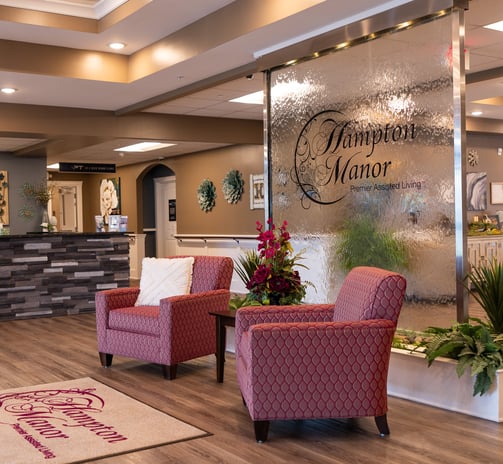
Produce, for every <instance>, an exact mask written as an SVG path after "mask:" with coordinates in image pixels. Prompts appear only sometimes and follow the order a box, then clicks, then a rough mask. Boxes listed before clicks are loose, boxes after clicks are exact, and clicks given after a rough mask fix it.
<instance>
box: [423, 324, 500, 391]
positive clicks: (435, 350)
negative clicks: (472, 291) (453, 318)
mask: <svg viewBox="0 0 503 464" xmlns="http://www.w3.org/2000/svg"><path fill="white" fill-rule="evenodd" d="M470 320H471V321H474V322H476V324H472V323H470V322H464V323H459V324H454V325H453V326H452V327H450V328H440V327H430V328H428V329H427V332H429V333H431V334H433V338H432V339H431V341H429V342H428V343H427V344H426V350H425V354H426V359H427V361H428V366H431V364H432V362H433V361H434V360H435V359H436V358H438V357H448V358H452V359H456V360H457V361H458V364H457V366H456V372H457V374H458V377H461V376H462V375H463V373H464V372H465V370H466V369H468V368H469V369H470V371H471V375H472V376H474V377H475V382H474V385H473V396H476V395H481V396H482V395H483V394H484V393H487V391H488V390H489V388H490V387H491V384H492V383H493V382H494V379H495V377H496V371H497V370H498V369H499V368H501V367H502V364H503V334H494V333H493V332H492V327H491V326H490V325H488V324H486V323H485V322H483V321H482V320H480V319H477V318H470Z"/></svg>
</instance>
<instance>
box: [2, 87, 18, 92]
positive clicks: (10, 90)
mask: <svg viewBox="0 0 503 464" xmlns="http://www.w3.org/2000/svg"><path fill="white" fill-rule="evenodd" d="M0 92H2V93H6V94H11V93H16V92H17V89H15V88H14V87H3V88H1V89H0Z"/></svg>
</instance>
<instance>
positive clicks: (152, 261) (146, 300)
mask: <svg viewBox="0 0 503 464" xmlns="http://www.w3.org/2000/svg"><path fill="white" fill-rule="evenodd" d="M193 264H194V258H193V257H189V258H143V260H142V268H141V278H140V294H139V295H138V299H137V300H136V303H135V306H159V304H160V300H161V299H162V298H167V297H169V296H175V295H186V294H187V293H190V286H191V285H192V265H193Z"/></svg>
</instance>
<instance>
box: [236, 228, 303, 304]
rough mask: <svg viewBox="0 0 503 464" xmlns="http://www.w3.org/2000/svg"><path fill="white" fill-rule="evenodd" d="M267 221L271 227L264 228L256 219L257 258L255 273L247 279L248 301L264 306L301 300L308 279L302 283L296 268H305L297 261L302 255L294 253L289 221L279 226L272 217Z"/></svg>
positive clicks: (293, 302)
mask: <svg viewBox="0 0 503 464" xmlns="http://www.w3.org/2000/svg"><path fill="white" fill-rule="evenodd" d="M267 223H268V225H269V229H268V230H264V227H263V225H262V224H261V223H260V222H257V231H258V232H259V235H258V237H257V239H258V241H259V244H258V247H257V249H258V259H257V260H256V268H255V270H254V272H253V274H252V275H251V277H250V279H249V280H248V282H246V288H247V289H248V290H249V292H250V293H249V295H247V297H246V302H247V304H250V303H253V302H255V304H257V303H258V304H263V305H269V304H279V305H290V304H298V303H301V302H302V299H303V298H304V297H305V295H306V287H307V285H309V282H306V283H302V282H301V279H300V275H299V272H298V271H297V270H295V269H294V268H295V267H296V266H300V267H304V268H306V266H304V265H302V264H299V263H298V260H299V259H301V258H302V256H301V254H300V253H298V254H294V253H293V248H292V245H291V243H290V234H289V233H288V231H287V230H286V227H287V225H288V224H287V222H286V221H284V222H283V224H282V225H281V227H279V228H276V226H275V225H274V224H273V223H272V221H271V220H269V221H267ZM306 269H307V268H306Z"/></svg>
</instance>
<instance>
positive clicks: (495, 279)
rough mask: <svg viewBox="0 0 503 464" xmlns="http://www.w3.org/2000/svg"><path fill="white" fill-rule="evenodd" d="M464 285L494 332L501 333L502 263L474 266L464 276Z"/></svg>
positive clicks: (502, 323)
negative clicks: (485, 315) (480, 307)
mask: <svg viewBox="0 0 503 464" xmlns="http://www.w3.org/2000/svg"><path fill="white" fill-rule="evenodd" d="M465 286H466V288H467V289H468V291H469V292H470V293H471V295H472V296H473V298H475V300H476V301H477V302H478V303H479V304H480V306H482V308H483V309H484V311H485V313H486V314H487V317H488V319H489V322H490V325H491V326H492V329H493V331H494V332H495V333H498V334H501V333H503V263H499V262H497V261H496V260H493V261H492V263H491V264H490V265H488V266H481V267H474V268H473V269H472V271H471V272H470V273H469V274H468V275H467V276H466V277H465Z"/></svg>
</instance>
